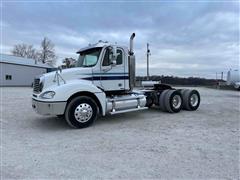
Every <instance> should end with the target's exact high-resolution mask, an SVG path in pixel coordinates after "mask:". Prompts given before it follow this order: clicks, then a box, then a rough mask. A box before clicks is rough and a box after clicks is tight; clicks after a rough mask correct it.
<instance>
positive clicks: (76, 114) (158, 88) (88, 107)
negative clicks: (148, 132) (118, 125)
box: [32, 33, 200, 128]
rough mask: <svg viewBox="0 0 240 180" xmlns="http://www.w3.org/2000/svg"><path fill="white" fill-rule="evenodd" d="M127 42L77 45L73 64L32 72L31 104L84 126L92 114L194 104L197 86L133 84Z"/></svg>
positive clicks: (132, 63)
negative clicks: (141, 86)
mask: <svg viewBox="0 0 240 180" xmlns="http://www.w3.org/2000/svg"><path fill="white" fill-rule="evenodd" d="M134 37H135V33H133V34H132V35H131V37H130V48H129V49H128V48H127V47H125V46H120V45H116V44H109V43H107V42H103V41H99V42H98V43H96V44H92V45H89V46H87V47H85V48H82V49H80V50H79V51H78V52H77V53H78V54H79V59H78V62H77V66H76V67H74V68H70V69H64V70H60V69H59V70H57V71H56V72H50V73H46V74H44V75H42V76H40V77H36V78H35V80H34V86H33V95H32V107H33V109H34V110H35V111H36V112H37V113H39V114H42V115H57V116H63V117H64V118H65V120H66V121H67V123H68V124H69V125H70V126H72V127H74V128H84V127H88V126H90V125H91V124H92V123H93V122H94V121H95V120H96V118H97V117H98V116H105V115H108V114H109V115H114V114H118V113H126V112H132V111H136V112H137V111H140V110H145V109H148V108H151V107H152V106H155V107H159V109H160V110H162V111H167V112H170V113H178V112H179V111H180V110H182V109H185V110H188V111H194V110H196V109H198V107H199V104H200V95H199V93H198V91H197V90H189V89H178V90H177V89H174V88H172V87H171V86H169V85H166V84H161V83H159V84H154V86H153V87H152V88H148V89H141V90H134V85H135V56H134V52H133V39H134Z"/></svg>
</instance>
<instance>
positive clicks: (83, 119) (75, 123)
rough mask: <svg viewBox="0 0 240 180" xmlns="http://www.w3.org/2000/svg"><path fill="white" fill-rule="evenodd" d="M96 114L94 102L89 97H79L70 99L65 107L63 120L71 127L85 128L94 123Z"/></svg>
mask: <svg viewBox="0 0 240 180" xmlns="http://www.w3.org/2000/svg"><path fill="white" fill-rule="evenodd" d="M97 113H98V107H97V105H96V103H95V101H94V100H93V99H92V98H90V97H87V96H81V97H76V98H74V99H72V100H71V101H70V103H69V104H68V105H67V108H66V111H65V119H66V121H67V123H68V124H69V125H70V126H71V127H74V128H85V127H88V126H90V125H91V124H92V123H93V122H94V121H95V119H96V118H97Z"/></svg>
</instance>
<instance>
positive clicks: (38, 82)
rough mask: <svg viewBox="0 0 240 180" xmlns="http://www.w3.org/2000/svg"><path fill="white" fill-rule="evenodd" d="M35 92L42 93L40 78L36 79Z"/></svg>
mask: <svg viewBox="0 0 240 180" xmlns="http://www.w3.org/2000/svg"><path fill="white" fill-rule="evenodd" d="M33 92H36V93H39V92H41V84H40V79H39V78H35V79H34V84H33Z"/></svg>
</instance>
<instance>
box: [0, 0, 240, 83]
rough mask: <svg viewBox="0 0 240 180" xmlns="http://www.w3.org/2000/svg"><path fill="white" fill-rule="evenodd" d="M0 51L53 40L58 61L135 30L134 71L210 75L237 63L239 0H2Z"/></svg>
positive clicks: (120, 40)
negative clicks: (127, 0)
mask: <svg viewBox="0 0 240 180" xmlns="http://www.w3.org/2000/svg"><path fill="white" fill-rule="evenodd" d="M1 9H2V23H1V26H2V27H1V29H2V35H3V43H2V52H3V53H6V54H9V53H10V50H11V49H12V47H13V45H14V44H17V43H28V44H33V45H34V46H35V48H39V45H40V42H41V40H42V39H43V37H45V36H46V37H48V38H49V39H51V40H52V41H53V42H54V44H55V50H56V53H57V56H58V57H59V60H61V59H63V58H64V57H73V58H77V55H76V54H75V52H76V51H77V50H78V49H80V48H82V47H84V46H86V45H88V44H89V43H95V42H97V41H98V40H100V39H101V40H107V41H110V42H113V43H115V42H117V43H118V44H123V45H127V46H128V44H129V36H130V35H131V33H132V32H135V33H136V38H135V47H134V48H135V55H136V58H137V59H136V62H137V75H145V74H146V43H147V42H148V43H149V44H150V49H151V56H150V74H151V75H162V74H163V75H173V76H198V77H206V78H215V76H216V75H215V74H216V72H219V73H220V72H222V71H223V72H224V73H226V72H227V70H229V69H230V68H233V69H236V68H239V47H240V45H239V2H237V1H235V2H234V1H232V2H230V1H228V2H227V1H225V2H219V1H218V2H216V1H215V2H210V1H209V2H208V1H202V2H183V1H182V2H176V1H175V2H171V3H170V2H166V1H165V2H138V3H137V2H127V3H126V2H125V3H124V2H89V3H87V2H48V3H44V2H21V3H20V2H19V3H16V2H3V4H2V6H1Z"/></svg>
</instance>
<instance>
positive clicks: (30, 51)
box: [11, 37, 57, 66]
mask: <svg viewBox="0 0 240 180" xmlns="http://www.w3.org/2000/svg"><path fill="white" fill-rule="evenodd" d="M54 46H55V45H54V44H53V42H52V41H51V40H50V39H48V38H47V37H44V38H43V40H42V42H41V45H40V49H39V50H37V49H36V48H34V46H33V45H31V44H30V45H29V44H25V43H22V44H16V45H14V47H13V50H12V51H11V52H12V54H13V55H14V56H18V57H24V58H31V59H34V60H35V62H36V63H37V62H41V63H48V64H49V65H52V66H54V65H55V63H56V59H57V56H56V54H55V49H54Z"/></svg>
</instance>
